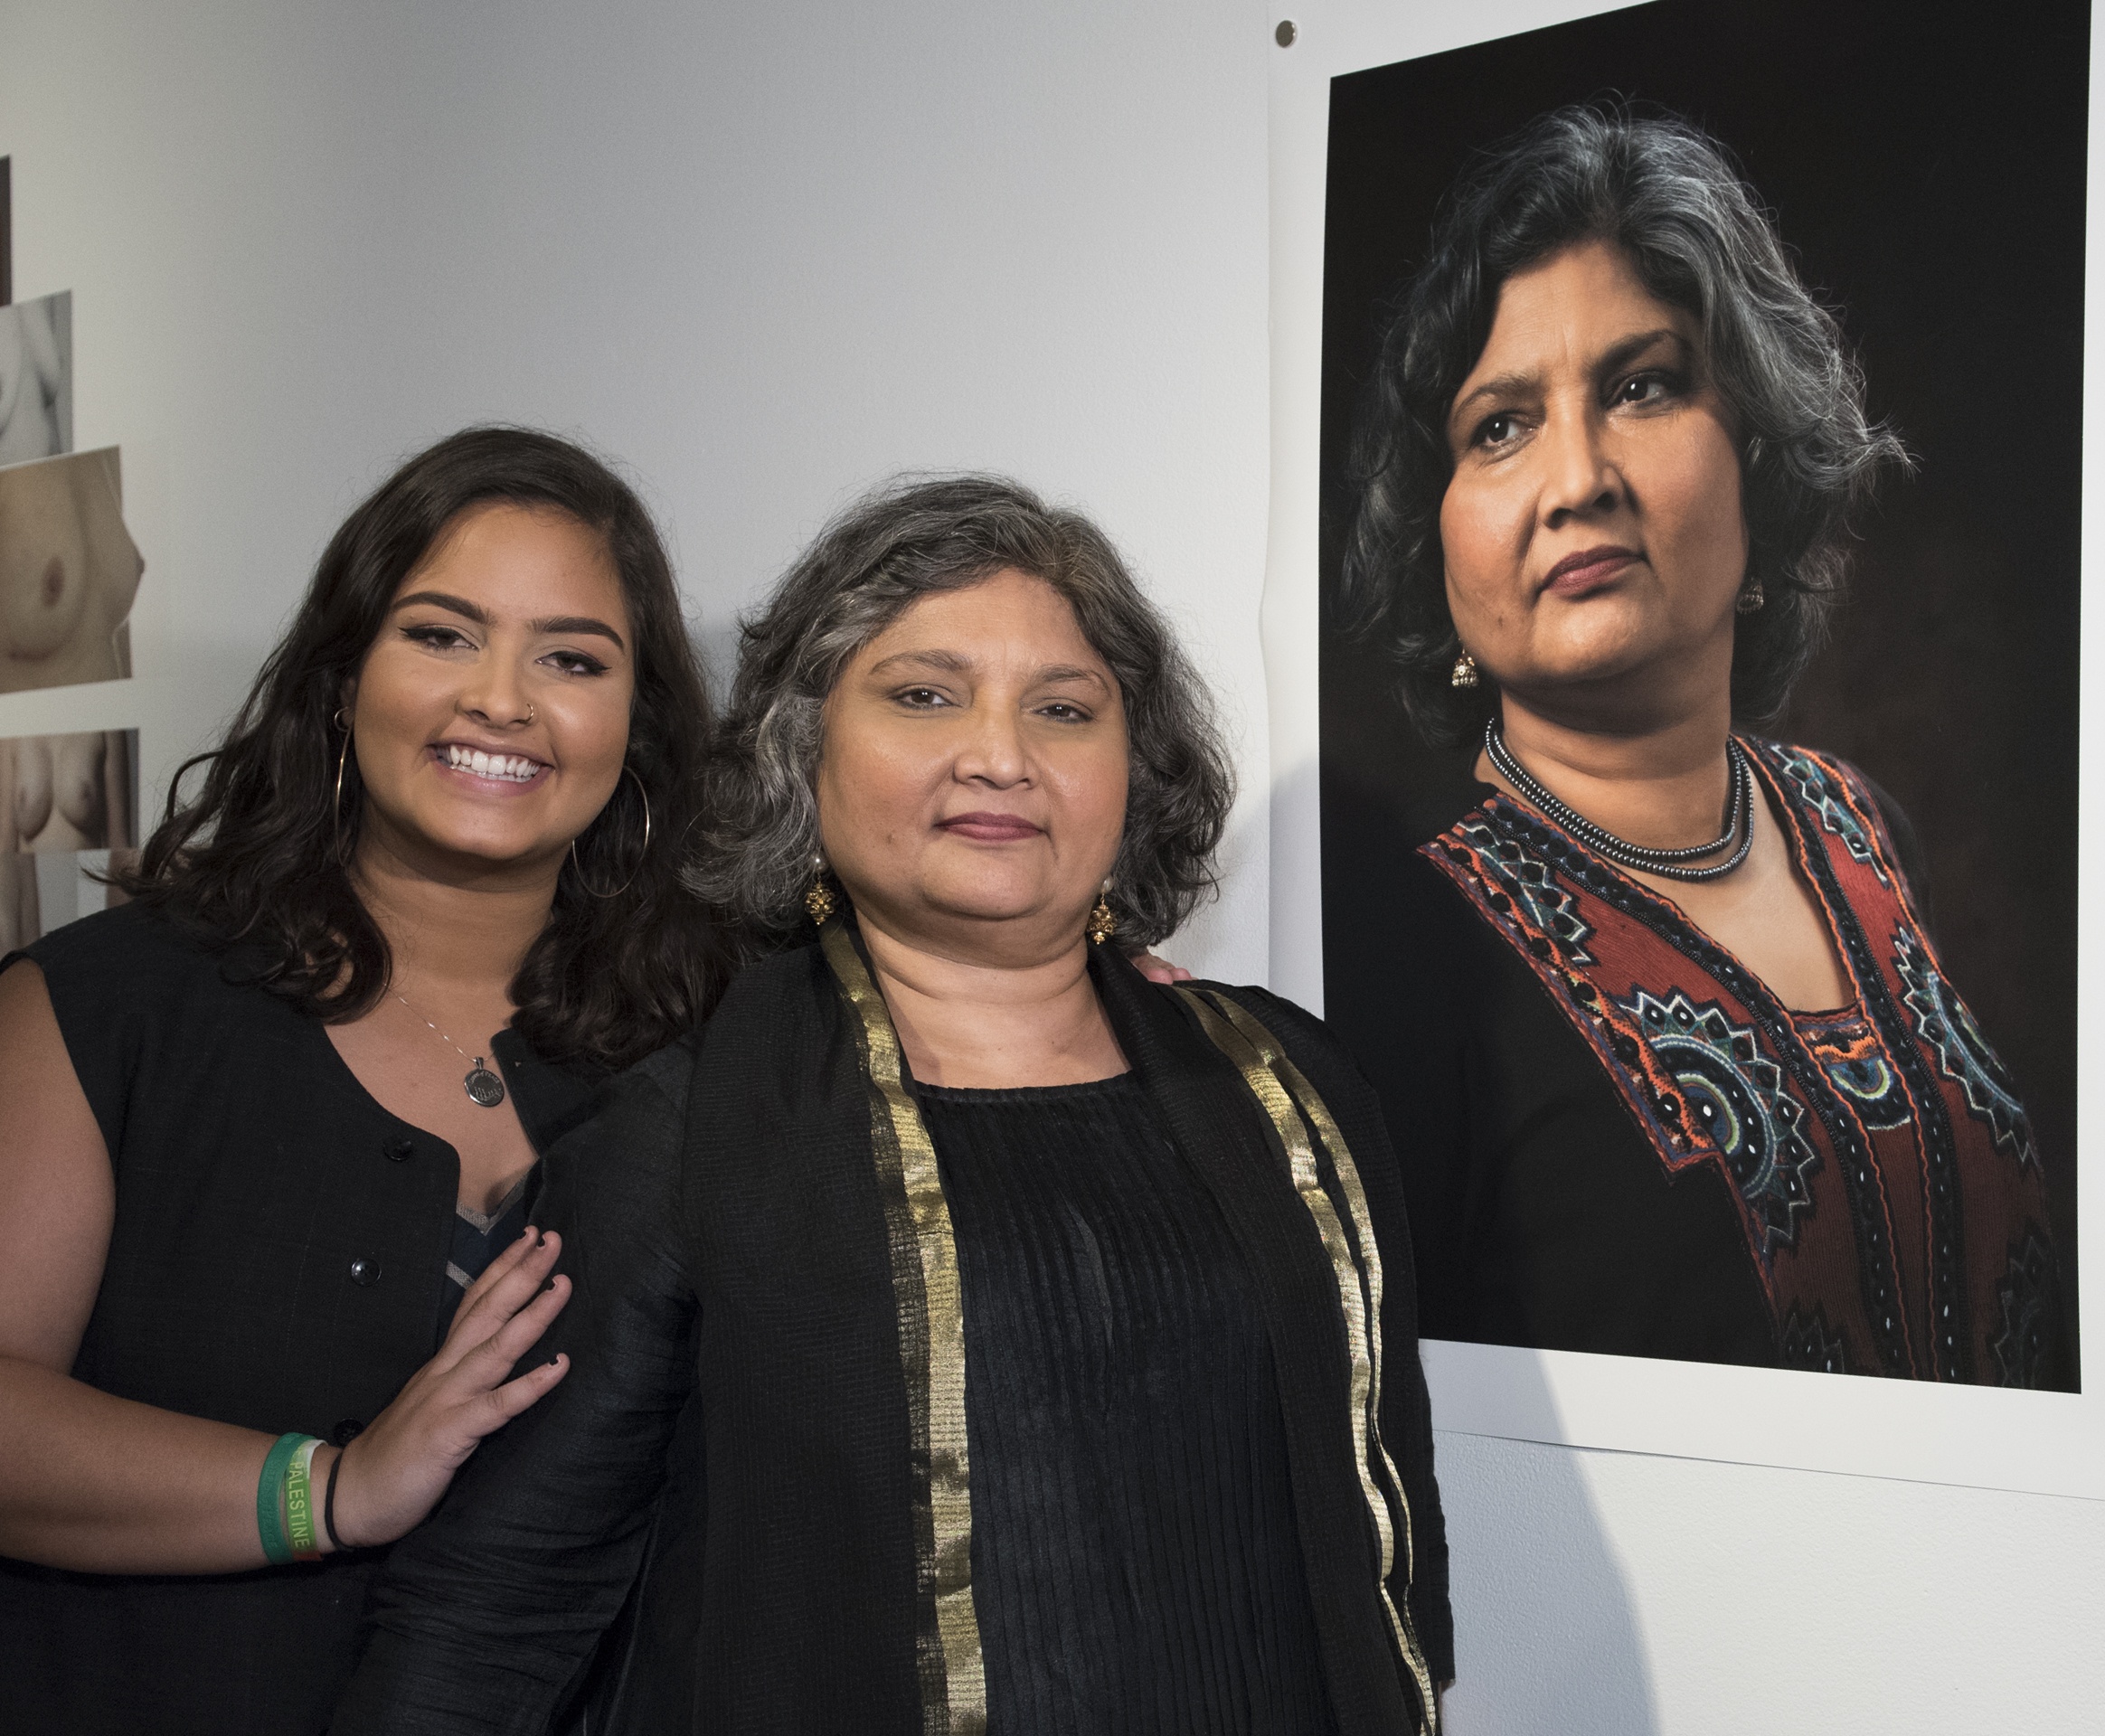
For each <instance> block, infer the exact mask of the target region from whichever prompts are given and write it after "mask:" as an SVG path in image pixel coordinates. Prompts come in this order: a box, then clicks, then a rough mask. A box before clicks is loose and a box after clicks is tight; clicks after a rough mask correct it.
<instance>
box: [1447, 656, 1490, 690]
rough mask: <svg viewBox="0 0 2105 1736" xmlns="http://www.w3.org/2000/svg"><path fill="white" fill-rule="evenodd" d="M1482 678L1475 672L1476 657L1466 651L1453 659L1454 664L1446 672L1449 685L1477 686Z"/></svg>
mask: <svg viewBox="0 0 2105 1736" xmlns="http://www.w3.org/2000/svg"><path fill="white" fill-rule="evenodd" d="M1483 682H1484V678H1483V676H1482V675H1478V674H1477V659H1476V658H1474V657H1472V656H1470V655H1469V654H1468V652H1467V651H1465V652H1463V653H1462V655H1461V656H1458V657H1457V658H1456V659H1455V666H1454V668H1453V669H1452V670H1450V671H1449V674H1448V685H1449V686H1450V687H1479V686H1481V685H1483Z"/></svg>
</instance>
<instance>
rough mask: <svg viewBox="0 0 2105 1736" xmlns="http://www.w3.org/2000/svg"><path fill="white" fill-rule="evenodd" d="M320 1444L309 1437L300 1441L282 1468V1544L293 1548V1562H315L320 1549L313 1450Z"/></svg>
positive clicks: (320, 1556)
mask: <svg viewBox="0 0 2105 1736" xmlns="http://www.w3.org/2000/svg"><path fill="white" fill-rule="evenodd" d="M321 1444H322V1443H321V1442H320V1441H318V1440H316V1439H315V1438H314V1437H313V1436H312V1435H307V1436H304V1437H302V1438H301V1440H300V1443H299V1445H298V1446H297V1447H296V1448H293V1450H292V1458H290V1459H289V1460H288V1462H287V1464H286V1467H285V1540H286V1542H287V1543H290V1544H291V1545H292V1559H293V1560H294V1561H320V1560H321V1559H322V1550H321V1545H320V1544H319V1543H316V1541H315V1486H314V1479H313V1478H312V1477H311V1476H309V1472H311V1471H312V1469H313V1468H314V1462H315V1449H316V1448H317V1447H319V1446H320V1445H321Z"/></svg>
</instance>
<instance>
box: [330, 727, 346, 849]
mask: <svg viewBox="0 0 2105 1736" xmlns="http://www.w3.org/2000/svg"><path fill="white" fill-rule="evenodd" d="M335 725H336V727H337V728H338V729H340V730H342V731H344V745H343V746H342V747H341V748H339V749H337V750H336V795H335V800H334V801H333V802H332V803H331V804H330V807H329V817H330V819H331V820H333V821H334V822H335V832H336V860H337V862H338V863H342V862H343V860H344V767H345V764H346V763H347V762H348V761H349V760H350V758H351V720H350V719H349V718H347V717H345V715H344V708H343V707H342V706H341V705H339V706H337V707H336V716H335Z"/></svg>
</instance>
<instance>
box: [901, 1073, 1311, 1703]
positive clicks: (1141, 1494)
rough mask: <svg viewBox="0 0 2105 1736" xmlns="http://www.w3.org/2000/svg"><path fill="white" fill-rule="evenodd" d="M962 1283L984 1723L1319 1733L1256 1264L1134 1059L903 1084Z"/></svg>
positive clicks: (1307, 1618) (1303, 1577)
mask: <svg viewBox="0 0 2105 1736" xmlns="http://www.w3.org/2000/svg"><path fill="white" fill-rule="evenodd" d="M918 1095H919V1097H920V1106H921V1112H922V1115H923V1117H924V1118H925V1119H926V1120H927V1123H928V1128H929V1134H930V1138H931V1139H932V1141H933V1142H934V1144H935V1147H936V1158H937V1162H938V1164H939V1166H940V1168H941V1171H942V1180H943V1194H944V1198H945V1199H946V1201H947V1202H948V1203H949V1209H950V1219H951V1224H952V1227H953V1230H954V1231H955V1233H956V1237H957V1247H958V1274H959V1278H960V1280H961V1282H962V1285H963V1288H964V1297H965V1310H964V1313H965V1323H966V1324H965V1368H966V1383H967V1386H968V1390H969V1391H970V1392H971V1393H972V1395H973V1397H972V1401H971V1402H970V1404H969V1405H968V1407H967V1416H968V1420H969V1421H968V1429H969V1434H968V1442H967V1448H968V1454H969V1457H970V1461H971V1466H972V1501H973V1509H974V1513H973V1518H974V1524H973V1531H972V1584H973V1597H974V1601H975V1603H976V1605H977V1614H978V1618H979V1637H980V1644H981V1646H982V1653H983V1656H984V1657H985V1660H986V1698H987V1717H988V1722H989V1724H990V1725H991V1727H992V1728H994V1729H996V1730H998V1731H1003V1732H1004V1736H1173V1733H1174V1736H1201V1733H1202V1732H1204V1736H1245V1733H1252V1736H1254V1732H1260V1731H1261V1732H1264V1736H1326V1732H1330V1731H1335V1730H1336V1722H1334V1720H1333V1719H1332V1716H1331V1710H1330V1701H1329V1696H1328V1694H1327V1693H1326V1689H1325V1686H1324V1678H1323V1665H1322V1659H1321V1656H1320V1652H1319V1648H1318V1642H1317V1628H1316V1616H1315V1610H1314V1609H1313V1607H1312V1605H1311V1603H1310V1600H1309V1594H1308V1579H1307V1571H1306V1569H1305V1567H1304V1565H1303V1561H1302V1554H1301V1541H1300V1533H1299V1532H1298V1528H1297V1525H1296V1523H1295V1516H1294V1500H1293V1489H1292V1486H1291V1482H1290V1478H1289V1474H1288V1462H1287V1434H1286V1426H1285V1423H1284V1421H1283V1420H1282V1419H1281V1417H1280V1413H1279V1383H1278V1381H1277V1379H1276V1377H1275V1373H1274V1370H1273V1367H1272V1353H1271V1345H1270V1339H1269V1338H1268V1336H1267V1334H1266V1329H1265V1320H1264V1313H1263V1309H1262V1307H1261V1305H1260V1302H1259V1300H1258V1297H1257V1295H1256V1290H1255V1285H1256V1279H1255V1278H1253V1277H1252V1275H1251V1273H1250V1272H1248V1271H1247V1270H1246V1269H1244V1263H1243V1261H1242V1260H1241V1257H1240V1256H1239V1255H1238V1253H1237V1250H1236V1248H1235V1243H1234V1241H1233V1238H1232V1235H1231V1233H1230V1231H1229V1228H1228V1225H1227V1223H1226V1222H1225V1221H1224V1220H1223V1219H1222V1215H1221V1211H1220V1208H1219V1207H1218V1206H1217V1205H1216V1204H1215V1203H1214V1201H1213V1195H1212V1194H1210V1193H1209V1192H1208V1191H1207V1190H1206V1187H1205V1185H1204V1183H1203V1182H1202V1181H1201V1180H1200V1178H1199V1176H1198V1175H1195V1174H1194V1172H1193V1171H1192V1170H1191V1168H1190V1166H1189V1165H1187V1164H1186V1163H1185V1160H1184V1158H1183V1157H1182V1156H1180V1155H1179V1153H1178V1151H1177V1148H1176V1146H1175V1145H1173V1144H1172V1143H1171V1141H1170V1139H1169V1137H1168V1135H1167V1133H1166V1131H1165V1129H1164V1127H1163V1126H1162V1125H1161V1123H1160V1121H1159V1120H1158V1118H1156V1113H1155V1110H1154V1109H1153V1107H1152V1106H1151V1105H1150V1104H1149V1102H1148V1099H1147V1093H1146V1092H1144V1091H1143V1090H1141V1088H1140V1085H1139V1082H1138V1080H1136V1079H1135V1078H1134V1077H1133V1076H1132V1075H1131V1074H1129V1073H1128V1074H1124V1075H1121V1076H1119V1078H1116V1079H1108V1080H1101V1081H1100V1082H1098V1083H1095V1084H1089V1085H1067V1086H1057V1087H1052V1088H1049V1089H1038V1090H999V1091H985V1090H942V1089H938V1088H931V1087H929V1086H921V1087H919V1088H918Z"/></svg>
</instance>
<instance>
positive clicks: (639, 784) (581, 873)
mask: <svg viewBox="0 0 2105 1736" xmlns="http://www.w3.org/2000/svg"><path fill="white" fill-rule="evenodd" d="M621 769H622V770H623V771H624V772H626V773H627V774H628V776H629V777H631V778H636V793H637V795H638V796H640V797H643V847H642V848H641V849H639V850H638V851H637V853H636V866H635V867H633V868H631V869H630V870H629V871H628V879H627V880H625V881H623V882H621V884H620V885H618V886H617V887H616V888H615V889H614V890H613V891H612V892H601V891H600V890H599V888H598V887H597V886H595V885H593V884H592V882H590V881H589V880H587V879H586V878H585V865H584V863H581V862H580V861H579V860H578V841H577V839H575V838H572V839H571V846H570V854H571V867H572V868H574V869H576V870H577V876H578V884H579V885H581V886H582V887H583V888H584V889H585V891H586V892H590V894H591V895H592V896H593V897H594V898H619V897H620V896H621V894H622V893H624V892H627V891H628V889H629V888H630V887H631V886H633V885H635V884H636V877H637V875H638V874H640V873H642V872H643V863H644V858H645V857H646V856H647V855H649V854H650V791H648V790H647V789H646V788H644V787H643V779H642V778H637V775H636V768H635V767H634V766H624V767H622V768H621ZM609 806H612V804H611V803H609Z"/></svg>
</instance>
